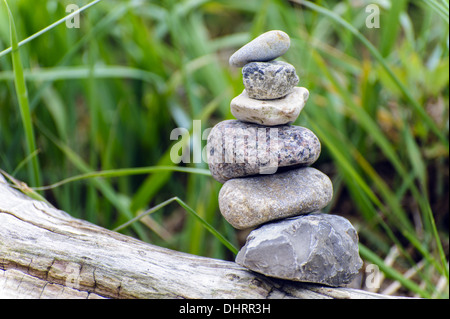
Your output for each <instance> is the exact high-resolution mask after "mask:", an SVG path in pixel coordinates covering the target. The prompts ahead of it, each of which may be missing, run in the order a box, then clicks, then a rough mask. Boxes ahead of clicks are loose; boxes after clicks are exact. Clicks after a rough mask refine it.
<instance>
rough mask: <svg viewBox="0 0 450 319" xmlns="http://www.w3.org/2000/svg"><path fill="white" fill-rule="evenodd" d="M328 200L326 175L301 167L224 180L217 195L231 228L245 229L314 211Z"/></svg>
mask: <svg viewBox="0 0 450 319" xmlns="http://www.w3.org/2000/svg"><path fill="white" fill-rule="evenodd" d="M332 197H333V185H332V183H331V181H330V179H329V178H328V176H327V175H325V174H324V173H322V172H321V171H319V170H317V169H315V168H312V167H303V168H297V169H292V170H288V171H285V172H282V173H277V174H273V175H265V176H253V177H245V178H235V179H231V180H229V181H227V182H226V183H225V184H224V185H223V186H222V188H221V189H220V192H219V209H220V212H221V213H222V215H223V217H224V218H225V219H226V220H227V221H228V222H229V223H230V224H231V225H232V226H233V227H235V228H237V229H246V228H250V227H254V226H258V225H261V224H264V223H267V222H269V221H272V220H276V219H281V218H286V217H291V216H297V215H301V214H307V213H311V212H315V211H318V210H320V209H322V208H324V207H325V206H326V205H328V203H329V202H330V201H331V199H332Z"/></svg>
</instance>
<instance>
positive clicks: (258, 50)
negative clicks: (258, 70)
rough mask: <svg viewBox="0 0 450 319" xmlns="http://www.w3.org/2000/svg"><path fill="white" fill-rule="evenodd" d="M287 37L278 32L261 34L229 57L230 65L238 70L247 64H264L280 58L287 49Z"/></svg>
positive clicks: (288, 41)
mask: <svg viewBox="0 0 450 319" xmlns="http://www.w3.org/2000/svg"><path fill="white" fill-rule="evenodd" d="M290 44H291V40H290V39H289V36H288V35H287V34H286V33H285V32H283V31H279V30H272V31H268V32H266V33H263V34H261V35H260V36H259V37H257V38H255V39H254V40H252V41H250V42H249V43H247V44H246V45H244V46H243V47H242V48H240V49H239V50H237V51H236V52H235V53H234V54H233V55H232V56H231V57H230V61H229V63H230V65H231V66H235V67H238V68H241V67H243V66H244V65H246V64H247V63H249V62H255V61H257V62H266V61H270V60H273V59H276V58H278V57H279V56H282V55H283V54H284V53H286V51H287V50H288V49H289V46H290Z"/></svg>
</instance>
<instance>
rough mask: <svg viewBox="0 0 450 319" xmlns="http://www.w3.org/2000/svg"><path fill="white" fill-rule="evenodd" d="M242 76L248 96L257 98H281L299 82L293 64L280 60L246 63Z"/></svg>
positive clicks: (290, 91)
mask: <svg viewBox="0 0 450 319" xmlns="http://www.w3.org/2000/svg"><path fill="white" fill-rule="evenodd" d="M242 77H243V82H244V86H245V90H246V91H247V93H248V96H249V97H250V98H252V99H257V100H273V99H279V98H282V97H284V96H286V95H288V94H289V93H292V91H293V90H294V87H295V86H296V85H297V84H298V82H299V78H298V76H297V73H295V68H294V66H293V65H292V64H289V63H286V62H282V61H270V62H251V63H247V64H246V65H245V66H244V67H243V68H242Z"/></svg>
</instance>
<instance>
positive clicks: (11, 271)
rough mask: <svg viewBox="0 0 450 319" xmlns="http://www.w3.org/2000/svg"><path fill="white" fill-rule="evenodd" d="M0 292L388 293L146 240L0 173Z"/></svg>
mask: <svg viewBox="0 0 450 319" xmlns="http://www.w3.org/2000/svg"><path fill="white" fill-rule="evenodd" d="M0 298H266V299H270V298H345V299H348V298H389V297H388V296H384V295H380V294H375V293H369V292H366V291H361V290H356V289H350V288H330V287H325V286H319V285H314V284H306V283H299V282H291V281H285V280H275V279H271V278H268V277H265V276H262V275H259V274H256V273H253V272H251V271H248V270H246V269H245V268H243V267H241V266H239V265H237V264H236V263H234V262H229V261H223V260H216V259H211V258H204V257H199V256H194V255H190V254H186V253H180V252H177V251H172V250H169V249H165V248H161V247H157V246H154V245H150V244H147V243H144V242H142V241H139V240H137V239H135V238H132V237H129V236H125V235H123V234H120V233H117V232H113V231H110V230H107V229H104V228H102V227H99V226H97V225H94V224H91V223H89V222H87V221H84V220H79V219H75V218H73V217H71V216H70V215H69V214H67V213H65V212H63V211H61V210H58V209H55V208H53V207H51V206H50V205H48V204H46V203H45V202H42V201H37V200H34V199H31V198H29V197H27V196H25V195H24V194H23V193H21V192H19V191H18V190H16V189H15V188H12V187H11V186H10V185H9V184H8V183H7V182H6V180H5V179H4V178H3V176H2V175H1V174H0ZM391 298H392V297H391Z"/></svg>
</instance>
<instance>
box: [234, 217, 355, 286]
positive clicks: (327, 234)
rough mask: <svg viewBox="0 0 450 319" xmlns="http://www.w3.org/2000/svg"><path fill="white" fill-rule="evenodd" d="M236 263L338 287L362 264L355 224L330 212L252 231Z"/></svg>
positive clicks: (268, 225)
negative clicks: (329, 213)
mask: <svg viewBox="0 0 450 319" xmlns="http://www.w3.org/2000/svg"><path fill="white" fill-rule="evenodd" d="M236 263H238V264H240V265H242V266H244V267H246V268H249V269H251V270H253V271H256V272H258V273H261V274H264V275H266V276H271V277H276V278H282V279H289V280H295V281H304V282H313V283H319V284H325V285H329V286H336V287H337V286H343V285H345V284H348V283H349V282H350V281H351V280H352V279H353V278H354V277H355V276H356V275H357V274H358V271H359V269H360V268H361V266H362V260H361V258H360V256H359V252H358V235H357V232H356V230H355V229H354V228H353V226H352V224H351V223H350V222H349V221H348V220H347V219H345V218H344V217H341V216H337V215H327V214H309V215H303V216H299V217H295V218H289V219H284V220H282V221H278V222H274V223H269V224H265V225H263V226H261V227H259V228H257V229H255V230H253V231H252V232H251V233H250V234H249V236H248V237H247V242H246V244H245V245H244V247H242V248H241V250H240V251H239V253H238V255H237V256H236Z"/></svg>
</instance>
